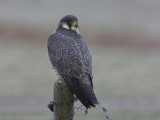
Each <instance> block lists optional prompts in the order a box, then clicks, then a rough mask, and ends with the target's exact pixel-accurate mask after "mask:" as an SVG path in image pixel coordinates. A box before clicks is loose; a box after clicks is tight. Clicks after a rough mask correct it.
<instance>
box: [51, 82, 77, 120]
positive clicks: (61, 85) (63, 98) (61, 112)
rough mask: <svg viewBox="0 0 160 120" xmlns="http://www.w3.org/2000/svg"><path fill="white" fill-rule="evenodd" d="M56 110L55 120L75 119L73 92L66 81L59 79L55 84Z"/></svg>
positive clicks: (54, 113)
mask: <svg viewBox="0 0 160 120" xmlns="http://www.w3.org/2000/svg"><path fill="white" fill-rule="evenodd" d="M53 97H54V112H53V120H73V116H74V109H73V107H74V99H73V93H72V92H71V91H70V90H69V89H68V87H67V85H66V83H65V82H64V81H61V80H58V81H56V82H55V84H54V94H53Z"/></svg>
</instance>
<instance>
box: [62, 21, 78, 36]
mask: <svg viewBox="0 0 160 120" xmlns="http://www.w3.org/2000/svg"><path fill="white" fill-rule="evenodd" d="M62 27H63V28H66V29H70V28H69V26H68V25H67V24H65V23H63V24H62ZM71 30H73V31H76V32H77V34H79V29H78V28H76V27H71Z"/></svg>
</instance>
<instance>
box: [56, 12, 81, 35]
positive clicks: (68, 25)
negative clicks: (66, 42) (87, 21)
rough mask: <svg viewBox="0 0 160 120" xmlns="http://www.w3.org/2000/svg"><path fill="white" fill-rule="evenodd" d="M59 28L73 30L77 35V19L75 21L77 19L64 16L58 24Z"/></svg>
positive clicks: (71, 16)
mask: <svg viewBox="0 0 160 120" xmlns="http://www.w3.org/2000/svg"><path fill="white" fill-rule="evenodd" d="M59 27H63V28H65V29H70V30H73V31H76V32H77V33H79V30H78V19H77V17H75V16H73V15H66V16H64V17H63V18H62V19H61V20H60V22H59Z"/></svg>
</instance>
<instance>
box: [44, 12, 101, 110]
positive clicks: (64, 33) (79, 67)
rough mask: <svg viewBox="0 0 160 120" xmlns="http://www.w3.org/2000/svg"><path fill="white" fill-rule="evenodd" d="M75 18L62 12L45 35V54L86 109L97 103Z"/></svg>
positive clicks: (86, 51) (84, 44)
mask: <svg viewBox="0 0 160 120" xmlns="http://www.w3.org/2000/svg"><path fill="white" fill-rule="evenodd" d="M78 28H79V27H78V19H77V17H75V16H73V15H67V16H64V17H63V18H62V19H61V20H60V22H59V25H58V28H57V29H56V30H55V32H54V33H53V34H52V35H51V36H50V37H49V38H48V43H47V47H48V55H49V59H50V61H51V63H52V65H53V67H54V68H55V69H56V71H57V72H58V74H59V76H60V78H61V79H63V80H64V81H65V82H66V84H67V86H68V88H69V89H70V90H71V91H72V92H73V93H74V94H75V96H76V97H77V98H78V99H79V101H80V102H81V103H82V104H83V105H84V106H85V107H86V109H88V108H91V107H95V105H97V104H99V102H98V100H97V98H96V96H95V93H94V91H93V84H92V57H91V54H90V52H89V49H88V45H87V42H86V40H85V39H84V38H83V37H82V36H81V35H80V33H79V30H78Z"/></svg>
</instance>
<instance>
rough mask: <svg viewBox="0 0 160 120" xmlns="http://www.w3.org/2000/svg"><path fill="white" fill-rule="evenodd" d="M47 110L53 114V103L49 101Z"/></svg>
mask: <svg viewBox="0 0 160 120" xmlns="http://www.w3.org/2000/svg"><path fill="white" fill-rule="evenodd" d="M48 108H49V109H50V110H51V111H52V112H54V101H51V102H50V103H49V104H48Z"/></svg>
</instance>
